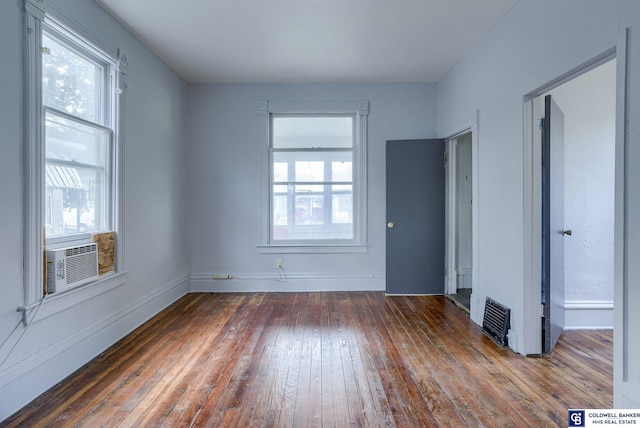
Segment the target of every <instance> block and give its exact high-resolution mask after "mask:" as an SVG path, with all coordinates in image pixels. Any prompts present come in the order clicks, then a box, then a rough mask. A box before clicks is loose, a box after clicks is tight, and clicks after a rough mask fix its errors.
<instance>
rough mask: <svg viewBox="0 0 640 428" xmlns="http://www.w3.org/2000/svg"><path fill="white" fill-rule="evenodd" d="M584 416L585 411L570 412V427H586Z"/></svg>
mask: <svg viewBox="0 0 640 428" xmlns="http://www.w3.org/2000/svg"><path fill="white" fill-rule="evenodd" d="M584 416H585V411H584V410H569V427H583V426H585V421H584Z"/></svg>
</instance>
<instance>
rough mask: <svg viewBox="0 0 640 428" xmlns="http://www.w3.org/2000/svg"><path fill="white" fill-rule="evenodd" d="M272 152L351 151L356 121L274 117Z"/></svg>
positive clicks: (349, 118)
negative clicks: (277, 149)
mask: <svg viewBox="0 0 640 428" xmlns="http://www.w3.org/2000/svg"><path fill="white" fill-rule="evenodd" d="M272 127H273V129H272V132H273V134H272V142H271V144H272V147H273V148H283V149H290V148H302V149H310V148H337V147H340V148H352V147H353V117H351V116H346V117H345V116H331V117H295V116H294V117H278V116H275V117H273V122H272Z"/></svg>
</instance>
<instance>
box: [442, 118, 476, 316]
mask: <svg viewBox="0 0 640 428" xmlns="http://www.w3.org/2000/svg"><path fill="white" fill-rule="evenodd" d="M479 115H480V113H479V110H476V111H475V121H474V122H473V123H471V124H469V125H468V126H465V127H461V128H459V130H458V131H456V132H451V133H449V134H448V135H449V136H448V137H445V147H446V153H447V155H446V156H447V160H446V161H447V164H448V168H447V172H446V180H445V181H446V189H445V192H446V193H445V198H446V200H445V207H446V208H445V210H446V211H445V278H444V281H445V284H444V290H445V293H447V294H455V293H456V292H457V285H456V278H455V270H456V261H455V254H456V233H455V224H456V216H455V215H456V211H455V209H456V200H455V196H456V191H455V189H456V186H455V180H456V162H455V161H456V156H455V143H456V139H457V138H458V137H460V136H462V135H465V134H468V133H471V199H472V204H471V284H472V290H473V291H472V294H471V302H470V306H471V307H470V308H469V309H470V316H471V319H472V320H473V321H475V322H476V323H478V324H481V323H482V319H481V318H482V312H483V307H482V305H481V304H480V303H479V301H480V300H481V299H480V298H479V297H478V296H479V295H480V294H481V284H480V281H479V280H478V230H479V229H478V227H479V224H478V202H479V200H480V199H479V186H478V181H479V180H478V174H479V168H478V165H479V162H478V150H479V134H478V129H479V127H478V122H479V120H478V119H479Z"/></svg>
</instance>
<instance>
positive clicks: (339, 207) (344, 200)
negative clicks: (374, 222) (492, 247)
mask: <svg viewBox="0 0 640 428" xmlns="http://www.w3.org/2000/svg"><path fill="white" fill-rule="evenodd" d="M343 187H348V189H342V188H343ZM336 188H341V189H336ZM337 190H340V192H337ZM331 221H332V222H333V223H341V224H352V223H353V192H352V189H351V186H333V196H332V199H331Z"/></svg>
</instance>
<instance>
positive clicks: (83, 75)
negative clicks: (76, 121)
mask: <svg viewBox="0 0 640 428" xmlns="http://www.w3.org/2000/svg"><path fill="white" fill-rule="evenodd" d="M42 46H43V48H44V49H43V54H42V101H43V103H44V105H46V106H49V107H53V108H55V109H58V110H61V111H64V112H66V113H69V114H72V115H74V116H78V117H81V118H82V119H85V120H88V121H91V122H99V121H100V120H99V118H100V112H101V109H100V106H101V103H102V100H101V96H100V94H101V92H102V88H101V83H102V82H103V77H102V76H103V73H104V69H103V67H101V66H99V65H97V64H95V63H94V62H92V61H91V60H89V59H88V58H87V57H85V56H82V55H79V54H78V53H76V52H74V51H72V50H71V49H69V48H68V47H66V46H64V45H63V44H61V43H59V42H58V41H56V40H54V39H52V38H51V37H49V36H47V35H46V34H43V36H42Z"/></svg>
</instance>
